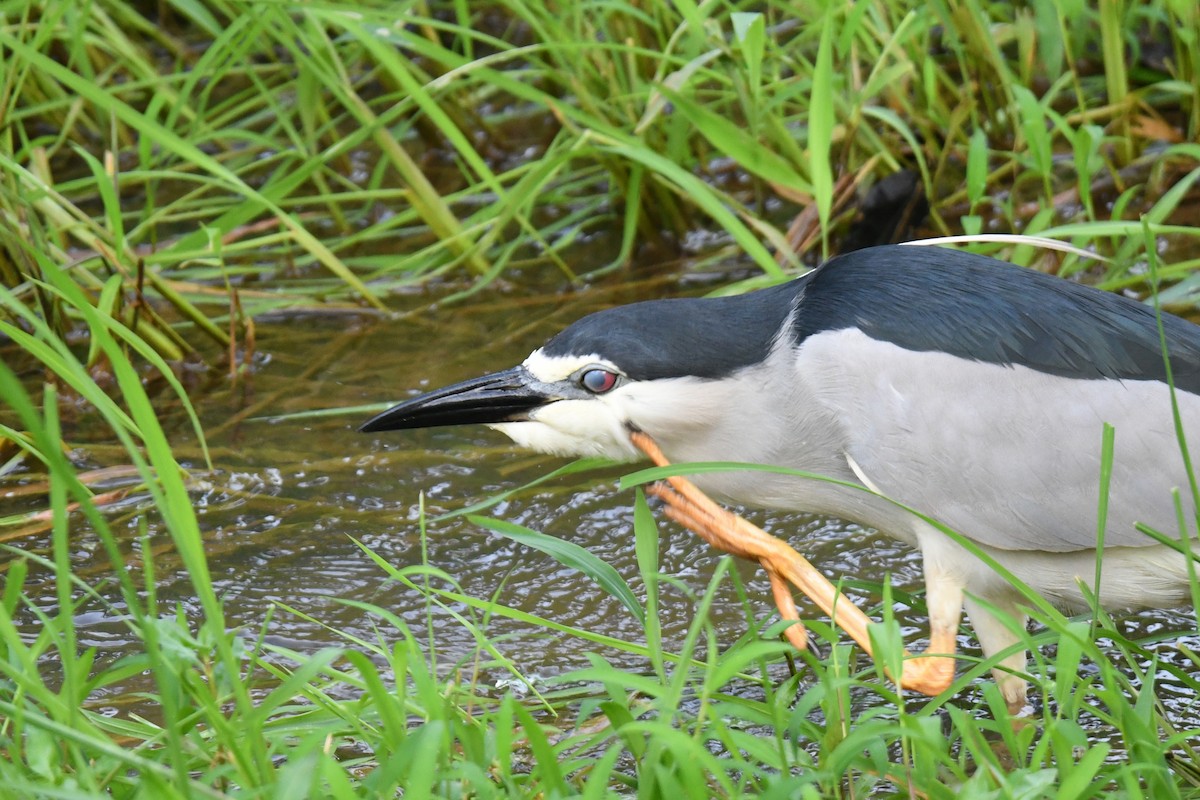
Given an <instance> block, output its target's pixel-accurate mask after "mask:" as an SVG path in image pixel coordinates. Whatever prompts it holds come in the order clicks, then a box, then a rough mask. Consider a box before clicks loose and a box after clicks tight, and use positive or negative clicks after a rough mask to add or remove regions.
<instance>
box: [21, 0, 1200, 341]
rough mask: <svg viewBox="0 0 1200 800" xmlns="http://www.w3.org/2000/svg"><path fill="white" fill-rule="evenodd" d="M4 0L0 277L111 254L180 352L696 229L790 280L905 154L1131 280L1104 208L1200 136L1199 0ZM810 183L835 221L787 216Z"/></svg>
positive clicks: (160, 333) (1167, 182)
mask: <svg viewBox="0 0 1200 800" xmlns="http://www.w3.org/2000/svg"><path fill="white" fill-rule="evenodd" d="M3 14H4V17H3V20H4V24H3V25H0V52H3V53H4V58H5V66H6V69H5V70H4V72H3V75H2V76H0V118H2V119H4V120H5V123H4V125H2V126H0V175H3V180H0V212H2V213H3V214H4V217H5V219H6V220H7V223H6V225H5V226H4V229H3V234H2V236H3V239H2V240H0V242H2V248H0V252H2V253H3V257H0V277H2V279H3V282H4V285H6V286H7V287H9V288H10V289H11V290H12V291H15V292H17V293H18V294H19V296H21V297H22V298H23V300H24V301H25V302H26V303H27V304H32V303H34V302H37V301H38V294H37V291H36V289H34V288H33V285H32V284H29V283H26V282H25V279H24V278H25V276H27V275H33V276H36V275H37V273H38V267H37V262H36V259H33V258H31V257H30V255H29V254H30V253H31V252H45V253H48V254H51V255H52V258H53V260H54V261H55V262H56V263H59V264H68V263H69V264H72V265H73V266H74V270H73V274H75V275H76V276H77V279H78V280H79V282H80V283H81V285H83V286H86V287H87V288H88V289H89V291H90V292H92V293H93V295H95V296H96V297H97V298H98V297H99V295H100V294H101V287H102V286H103V285H105V282H106V279H107V278H108V277H109V276H119V283H118V286H119V288H120V291H113V292H110V293H109V295H108V298H107V300H108V302H110V304H111V306H112V308H111V309H109V310H111V311H112V312H113V313H117V314H119V315H122V318H123V319H124V320H125V321H126V322H127V323H128V324H130V325H131V326H132V327H134V328H135V329H137V330H138V332H139V334H140V335H141V336H143V338H146V339H147V341H151V342H153V343H154V344H155V346H156V348H157V349H158V350H159V352H161V353H162V354H163V355H164V356H166V357H169V358H177V357H179V356H180V355H182V354H184V353H186V352H187V351H188V349H189V348H193V347H196V346H198V345H200V344H201V343H202V342H203V341H204V339H211V340H213V341H215V342H216V343H218V344H219V345H220V347H221V348H222V349H224V348H226V347H228V345H229V342H228V340H229V338H230V337H231V336H233V337H235V338H236V337H238V336H239V331H238V325H237V323H238V321H239V320H242V319H245V318H247V317H253V316H254V315H256V314H260V313H263V312H265V311H270V310H277V309H286V308H298V307H303V308H312V307H321V306H330V305H345V304H351V305H359V306H363V307H376V308H381V307H384V306H386V305H387V296H388V294H389V293H391V292H393V291H395V290H397V289H400V288H402V287H405V286H408V285H411V284H413V283H419V282H423V281H427V280H429V279H430V278H432V277H433V276H438V275H462V276H469V277H468V279H469V280H472V281H474V282H475V283H476V285H483V284H485V283H486V282H487V281H489V280H491V279H493V278H495V277H496V276H498V275H501V274H516V269H515V268H518V267H519V268H521V269H522V270H528V269H529V268H537V269H539V270H540V269H550V270H554V271H557V272H559V273H561V274H562V275H563V276H564V277H565V278H566V279H568V280H571V279H574V278H577V277H578V276H579V275H580V274H582V273H586V272H594V271H596V270H602V269H605V268H609V267H615V266H619V265H622V264H628V263H630V262H631V261H632V260H634V259H635V258H637V253H638V248H639V247H644V246H652V247H653V248H654V250H653V252H655V253H657V254H662V253H670V252H671V251H677V250H679V249H680V248H686V247H690V244H689V243H690V241H691V239H690V236H691V234H692V233H693V232H694V231H696V230H697V229H709V228H715V229H717V230H720V231H722V234H723V236H724V237H725V239H724V242H725V243H727V246H718V247H716V248H715V249H714V248H709V250H708V251H707V252H706V253H704V256H705V257H707V258H730V257H736V258H739V259H746V260H748V262H752V263H755V264H757V265H758V266H759V267H760V268H761V269H762V270H763V271H764V272H766V273H768V274H772V275H778V267H777V264H783V265H785V266H796V265H798V263H799V261H800V259H802V258H806V257H807V258H809V260H811V259H812V258H815V257H816V256H819V255H821V254H825V253H828V252H830V251H831V250H837V249H838V248H839V245H838V243H839V241H840V240H841V239H842V238H843V237H844V236H846V234H847V232H848V231H849V229H850V228H851V226H852V224H853V219H854V216H855V214H856V213H857V212H856V209H857V203H856V201H855V197H856V195H857V196H859V197H861V196H862V195H863V193H864V192H866V190H867V188H868V187H870V186H871V185H872V184H874V183H876V182H878V181H879V180H881V179H882V178H884V177H886V176H888V175H891V174H893V173H895V172H896V171H898V170H902V169H903V170H910V171H912V172H913V173H915V174H918V175H919V176H920V178H921V181H920V185H919V186H918V189H917V193H918V194H919V195H923V196H924V197H925V198H926V199H927V200H928V202H929V204H930V222H929V224H928V226H927V227H926V228H924V229H923V230H924V231H925V232H932V233H948V232H957V231H959V230H961V229H966V230H967V232H974V231H977V230H980V229H981V228H982V227H983V226H985V225H986V226H987V228H988V230H1000V231H1004V230H1009V231H1011V230H1024V231H1026V232H1031V233H1041V232H1045V231H1047V230H1050V231H1055V232H1057V233H1058V234H1060V235H1063V236H1069V237H1071V238H1072V239H1074V240H1076V241H1077V242H1082V243H1085V244H1088V245H1089V246H1093V247H1096V248H1097V249H1100V250H1102V251H1106V252H1110V253H1111V252H1115V251H1117V250H1121V251H1122V252H1121V253H1120V255H1121V258H1120V259H1117V260H1116V262H1115V266H1114V267H1113V268H1112V270H1111V271H1110V273H1109V274H1108V275H1107V276H1105V277H1106V278H1108V279H1109V280H1111V281H1116V280H1121V279H1123V276H1125V275H1127V272H1126V271H1127V270H1128V268H1129V265H1130V264H1132V263H1134V262H1135V261H1136V260H1137V255H1138V253H1137V252H1136V246H1135V247H1134V248H1133V251H1132V252H1130V251H1129V250H1127V249H1123V248H1122V241H1123V238H1122V236H1123V234H1122V233H1116V232H1113V231H1114V230H1116V229H1114V228H1113V227H1112V225H1113V224H1114V223H1118V222H1120V221H1123V220H1126V221H1128V220H1134V219H1135V217H1136V215H1137V214H1138V213H1141V212H1142V211H1144V210H1145V209H1147V208H1151V207H1155V208H1156V210H1157V212H1158V213H1157V214H1156V219H1155V223H1156V225H1162V226H1168V223H1169V222H1170V220H1171V218H1172V215H1173V214H1174V213H1175V212H1176V210H1177V209H1179V208H1180V203H1181V202H1182V200H1183V197H1182V196H1174V197H1172V198H1170V199H1169V200H1168V196H1167V193H1166V190H1167V189H1169V187H1170V186H1172V185H1176V183H1177V179H1178V178H1179V177H1180V176H1181V175H1183V174H1186V173H1187V172H1188V171H1189V170H1190V169H1191V166H1189V164H1190V165H1192V166H1194V164H1195V160H1196V153H1195V152H1194V145H1188V144H1185V143H1189V142H1195V141H1196V140H1197V138H1198V137H1200V111H1197V107H1198V106H1200V103H1198V102H1197V98H1198V95H1200V75H1198V74H1197V66H1196V65H1197V62H1198V61H1200V57H1198V56H1200V44H1198V43H1197V42H1196V36H1195V33H1194V32H1195V31H1196V30H1197V29H1200V20H1198V19H1197V11H1196V10H1195V8H1194V7H1193V4H1189V3H1168V2H1159V3H1148V4H1143V3H1117V2H1113V3H1102V4H1100V5H1099V6H1098V7H1095V8H1092V7H1086V6H1085V5H1083V4H1078V3H1073V2H1067V0H1054V1H1053V2H1046V3H1039V4H1035V5H1034V6H1030V7H1028V8H1015V7H1013V6H1009V5H1005V4H986V5H985V4H977V3H965V4H962V3H950V4H948V3H942V2H934V3H924V4H915V3H914V4H907V3H901V2H891V3H875V4H845V5H840V4H836V3H830V4H827V5H825V6H823V7H822V6H814V7H812V8H808V9H799V8H797V7H795V6H794V5H792V4H785V3H766V4H763V5H761V6H758V7H756V9H755V10H753V11H736V12H732V13H731V12H730V11H729V9H728V8H727V7H726V6H725V5H723V4H719V3H715V2H703V3H699V4H693V3H680V4H658V5H655V6H654V7H653V8H650V9H642V8H640V7H637V6H634V5H627V4H623V3H611V4H603V5H588V4H567V5H565V6H563V7H562V8H558V7H551V6H546V5H545V4H526V3H522V2H513V1H511V0H510V2H500V3H496V4H491V5H486V6H484V5H472V4H460V3H449V4H441V3H434V4H425V3H416V2H401V3H396V4H389V5H387V6H378V7H376V6H370V7H360V6H357V5H355V6H353V7H350V6H337V5H328V4H326V5H316V6H314V5H311V4H302V3H295V4H293V3H287V2H257V1H255V2H251V0H226V1H225V2H212V3H208V4H196V3H191V4H178V3H174V4H168V3H164V4H158V5H152V6H148V7H140V6H130V5H129V4H125V3H115V2H104V1H103V0H100V1H98V2H94V3H88V4H84V5H82V6H73V5H70V4H61V3H39V2H33V1H32V0H12V2H8V3H6V4H4V10H3ZM1126 62H1128V63H1130V64H1131V67H1130V68H1129V69H1125V68H1124V67H1123V66H1122V65H1123V64H1125V63H1126ZM964 185H965V188H963V187H964ZM803 208H811V209H814V210H815V212H816V214H817V216H816V217H815V218H814V221H818V222H819V223H820V225H819V226H815V225H811V224H799V225H793V226H792V229H791V230H788V223H789V222H790V221H792V220H793V218H794V217H796V215H797V213H798V212H800V211H801V209H803ZM1063 226H1066V227H1065V228H1064V227H1063ZM1093 226H1095V227H1093ZM1194 230H1195V229H1194V228H1186V229H1185V230H1179V229H1172V228H1170V227H1169V226H1168V227H1164V228H1163V229H1162V232H1163V233H1164V234H1165V235H1180V234H1182V235H1184V236H1189V237H1190V236H1194ZM609 231H615V232H619V235H618V236H616V237H615V238H616V241H615V242H614V244H613V246H612V247H609V248H607V252H605V253H602V254H598V253H596V252H595V251H594V250H588V249H584V248H583V247H581V243H582V242H583V241H585V240H587V239H589V238H594V237H596V236H597V235H600V234H605V235H607V232H609ZM814 231H816V235H814ZM1131 238H1133V239H1135V240H1136V239H1137V238H1140V237H1131ZM720 243H721V240H718V245H720ZM817 246H819V250H820V253H813V254H811V255H809V254H808V251H809V250H811V249H813V248H814V247H817ZM581 259H582V261H581ZM1072 264H1073V262H1069V263H1068V265H1067V266H1068V268H1069V267H1071V266H1072ZM233 294H236V295H237V298H236V302H234V301H233V299H232V298H231V295H233ZM159 301H163V302H159ZM97 302H98V299H97ZM229 316H233V317H234V318H235V319H234V320H233V322H232V323H231V322H230V321H229V320H228V319H227V317H229ZM76 322H77V320H74V321H72V319H70V317H69V315H68V318H67V319H64V320H62V321H61V322H59V323H57V324H59V325H62V326H69V325H71V324H75V323H76ZM60 331H61V328H60Z"/></svg>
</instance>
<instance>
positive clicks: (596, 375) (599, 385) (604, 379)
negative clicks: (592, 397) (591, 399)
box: [579, 369, 617, 394]
mask: <svg viewBox="0 0 1200 800" xmlns="http://www.w3.org/2000/svg"><path fill="white" fill-rule="evenodd" d="M579 384H580V385H581V386H583V388H585V389H587V390H588V391H589V392H591V393H592V394H604V393H605V392H607V391H608V390H609V389H611V388H613V387H614V386H616V385H617V376H616V375H615V374H613V373H611V372H609V371H608V370H606V369H589V370H588V371H587V372H585V373H583V374H582V375H580V376H579Z"/></svg>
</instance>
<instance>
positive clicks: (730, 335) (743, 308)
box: [544, 245, 1200, 394]
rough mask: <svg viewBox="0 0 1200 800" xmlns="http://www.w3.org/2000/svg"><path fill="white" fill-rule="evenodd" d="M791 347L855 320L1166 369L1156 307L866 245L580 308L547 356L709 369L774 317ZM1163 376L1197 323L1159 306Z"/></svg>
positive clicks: (910, 334) (1030, 358)
mask: <svg viewBox="0 0 1200 800" xmlns="http://www.w3.org/2000/svg"><path fill="white" fill-rule="evenodd" d="M797 305H798V311H797V313H796V315H795V318H794V320H793V323H792V326H791V328H790V329H789V330H788V331H787V335H789V336H790V337H791V338H792V339H793V341H794V343H795V344H796V345H799V344H801V343H802V342H803V341H804V340H805V339H806V338H807V337H809V336H813V335H815V334H818V333H821V332H824V331H833V330H843V329H845V328H858V329H860V330H862V331H863V332H864V333H866V334H867V335H868V336H870V337H871V338H873V339H878V340H880V341H886V342H891V343H893V344H896V345H899V346H900V347H903V348H905V349H907V350H915V351H937V352H945V353H950V354H952V355H955V356H958V357H960V358H966V359H971V360H975V361H983V362H987V363H993V364H1003V365H1012V364H1020V365H1022V366H1026V367H1029V368H1031V369H1035V370H1038V371H1040V372H1046V373H1050V374H1053V375H1062V376H1066V377H1071V378H1077V379H1105V378H1108V379H1112V378H1117V379H1121V378H1125V379H1133V380H1157V381H1165V380H1166V370H1165V368H1164V366H1163V359H1162V351H1161V348H1160V346H1159V338H1158V328H1157V324H1156V320H1155V316H1154V309H1153V308H1151V307H1149V306H1147V305H1145V304H1143V303H1139V302H1136V301H1134V300H1130V299H1129V298H1125V297H1121V296H1119V295H1115V294H1111V293H1109V292H1103V291H1100V290H1098V289H1094V288H1091V287H1088V286H1083V285H1081V284H1077V283H1072V282H1070V281H1066V280H1062V279H1060V278H1055V277H1051V276H1049V275H1044V274H1042V273H1040V272H1036V271H1033V270H1029V269H1023V268H1021V267H1016V266H1013V265H1011V264H1007V263H1005V262H1003V261H998V260H996V259H993V258H987V257H984V256H977V255H972V254H970V253H963V252H959V251H956V250H947V249H944V248H940V247H913V246H897V245H892V246H885V247H873V248H869V249H866V250H859V251H856V252H853V253H848V254H846V255H844V256H840V257H838V258H834V259H832V260H830V261H828V262H826V263H825V264H824V265H822V266H821V267H819V268H818V269H816V270H814V271H813V272H810V273H809V274H807V275H805V276H803V277H801V278H798V279H796V280H794V281H791V282H790V283H785V284H781V285H779V286H774V287H771V288H769V289H762V290H759V291H756V292H750V293H748V294H745V295H741V296H737V297H719V298H700V299H675V300H652V301H648V302H643V303H633V304H631V305H626V306H619V307H617V308H611V309H607V310H605V311H600V312H597V313H595V314H590V315H588V316H586V317H584V318H583V319H581V320H579V321H578V322H576V323H575V324H573V325H571V326H570V327H568V328H567V329H565V330H564V331H562V332H561V333H560V334H558V335H557V336H555V337H554V338H553V339H551V340H550V341H549V342H548V343H547V344H546V346H545V348H544V350H545V352H546V353H547V354H548V355H551V356H566V355H591V354H594V355H597V356H600V357H602V358H606V359H608V360H609V361H611V362H613V363H614V364H616V365H617V366H619V367H620V368H621V369H623V370H624V371H625V372H626V374H628V375H629V377H631V378H633V379H635V380H653V379H655V378H669V377H679V376H684V375H694V376H697V377H701V378H720V377H723V376H725V375H728V374H730V373H732V372H734V371H736V370H738V369H740V368H742V367H746V366H749V365H752V364H756V363H758V362H760V361H762V360H763V359H765V358H766V356H767V354H768V352H769V351H770V349H771V347H772V345H773V344H774V342H775V340H776V339H777V338H778V336H779V335H780V334H781V328H783V325H784V322H785V320H787V318H788V315H789V314H790V313H791V312H792V309H793V307H796V306H797ZM1163 328H1164V331H1165V334H1166V340H1167V349H1168V352H1169V353H1170V354H1171V368H1172V372H1173V377H1174V380H1175V385H1176V386H1177V387H1179V388H1180V389H1183V390H1185V391H1188V392H1191V393H1193V394H1200V327H1197V326H1195V325H1192V324H1191V323H1189V322H1186V321H1184V320H1182V319H1180V318H1178V317H1175V316H1173V315H1170V314H1163Z"/></svg>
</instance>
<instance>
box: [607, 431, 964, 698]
mask: <svg viewBox="0 0 1200 800" xmlns="http://www.w3.org/2000/svg"><path fill="white" fill-rule="evenodd" d="M630 438H631V440H632V441H633V444H634V445H635V446H636V447H637V448H638V449H640V450H641V451H642V452H643V453H645V454H646V455H647V456H648V457H649V458H650V460H651V461H653V462H654V463H655V464H657V465H658V466H667V465H669V463H670V462H669V461H667V459H666V457H665V456H664V455H663V454H662V451H661V450H660V449H659V447H658V445H657V444H655V442H654V440H653V439H651V438H650V437H649V436H647V435H646V434H644V433H641V432H635V433H633V434H631V436H630ZM667 484H668V485H663V484H655V485H654V486H651V487H649V489H648V490H647V491H648V492H649V493H650V494H651V495H653V496H654V497H657V498H659V499H660V500H662V501H663V502H664V503H665V504H666V507H665V509H664V511H665V513H666V515H667V516H668V517H669V518H670V519H672V520H674V521H675V522H677V523H679V524H680V525H682V526H684V527H685V528H688V529H689V530H691V531H692V532H693V533H695V534H697V535H698V536H700V537H701V538H702V539H704V540H705V541H706V542H708V543H709V544H711V545H712V546H713V547H716V548H717V549H719V550H723V551H725V552H727V553H731V554H732V555H735V556H739V557H741V558H745V559H749V560H752V561H758V562H759V563H760V564H761V565H762V566H763V568H764V569H765V570H766V571H767V575H768V576H770V578H771V593H772V595H773V596H774V599H775V604H776V605H777V606H778V607H779V613H780V616H781V617H782V618H783V619H787V620H797V621H798V619H799V615H798V613H797V611H796V605H795V602H794V601H793V599H792V595H791V590H790V588H789V585H790V586H795V587H796V588H797V589H799V590H800V591H801V592H803V593H804V594H805V595H806V596H807V597H808V598H809V599H811V600H812V601H813V602H814V603H816V604H817V606H818V607H819V608H820V609H821V610H822V611H824V612H825V613H826V614H828V615H829V616H830V619H831V620H832V621H833V622H834V624H836V625H840V626H841V627H842V629H843V630H845V631H846V633H848V634H849V635H850V638H852V639H853V640H854V641H855V642H857V643H858V645H859V647H861V648H862V649H863V650H864V651H865V652H866V653H867V655H868V656H870V657H871V658H874V650H873V648H872V647H871V640H870V636H869V635H868V632H867V626H868V625H870V624H871V619H870V617H868V616H867V615H866V614H864V613H863V612H862V610H861V609H860V608H858V606H856V605H854V603H852V602H851V601H850V600H849V599H848V598H847V597H846V596H845V595H843V594H842V593H841V592H839V591H838V590H837V588H836V587H835V586H834V585H833V584H832V583H830V582H829V579H828V578H826V577H825V576H824V575H822V574H821V573H820V572H819V571H818V570H817V568H816V567H814V566H813V565H812V564H811V563H809V561H808V559H806V558H804V556H802V555H800V554H799V553H797V552H796V551H795V550H794V549H792V548H791V547H790V546H789V545H788V544H787V543H786V542H783V541H782V540H780V539H777V538H775V537H774V536H771V535H770V534H769V533H767V532H766V531H764V530H763V529H762V528H759V527H758V526H757V525H753V524H752V523H750V522H748V521H747V520H745V519H743V518H741V517H739V516H737V515H736V514H734V513H733V512H731V511H728V510H727V509H724V508H721V507H720V506H719V505H717V504H716V503H715V502H713V501H712V500H711V499H710V498H709V497H708V496H707V495H705V494H704V493H703V492H701V491H700V490H699V489H698V488H697V487H696V485H695V484H693V483H692V482H691V481H689V480H687V479H686V478H681V477H679V476H672V477H669V478H667ZM957 591H958V595H957V603H958V605H957V608H956V609H955V610H954V613H953V619H949V618H948V616H949V615H948V613H947V612H948V610H949V609H950V608H953V607H954V600H955V597H954V591H953V590H951V591H947V592H941V593H939V598H940V604H939V606H938V608H939V610H938V611H935V610H934V609H933V608H931V611H930V616H931V630H930V640H929V648H928V649H927V650H926V651H925V653H923V654H922V655H920V656H916V657H913V656H911V655H910V654H909V653H908V652H907V651H906V652H905V656H906V661H905V663H904V667H903V670H902V674H901V679H900V681H899V685H900V686H901V687H902V688H905V689H914V690H916V691H919V692H922V693H924V694H927V695H930V696H933V695H936V694H940V693H941V692H943V691H945V690H946V689H947V688H948V687H949V686H950V684H951V683H952V682H953V680H954V651H955V644H956V642H955V633H956V631H957V627H958V618H959V614H960V612H961V609H962V593H961V588H958V589H957ZM930 602H931V605H932V603H933V601H932V600H931V601H930ZM787 635H788V639H789V641H790V642H792V644H793V645H795V646H796V647H797V648H799V649H801V650H803V649H804V648H805V647H806V646H807V641H806V639H805V635H804V628H803V627H801V626H800V625H792V626H791V627H789V628H788V630H787ZM939 656H940V657H939Z"/></svg>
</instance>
